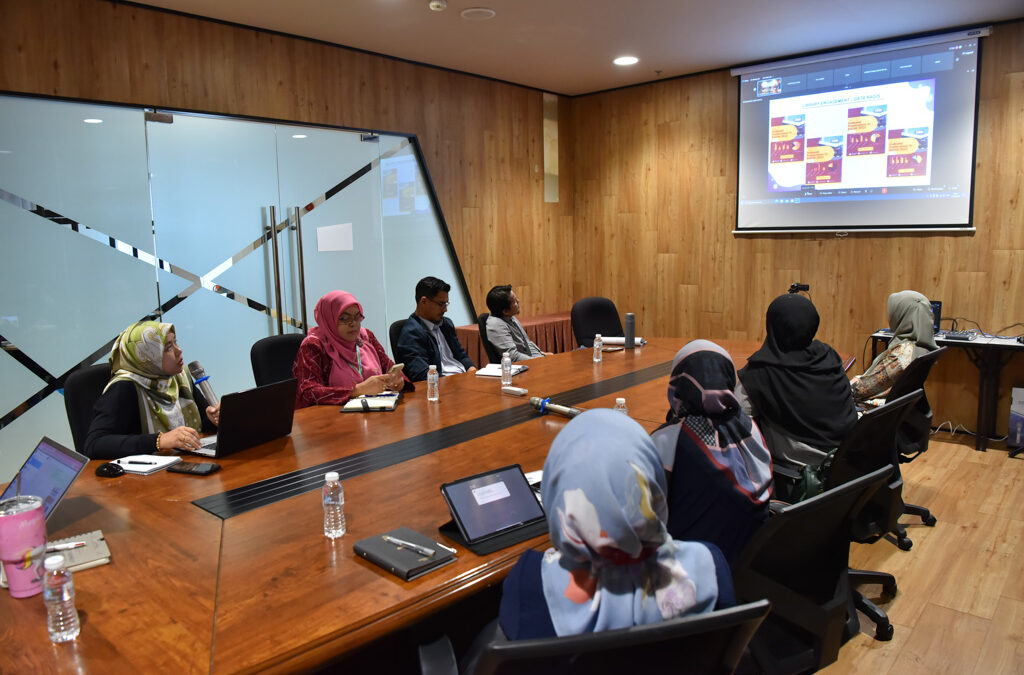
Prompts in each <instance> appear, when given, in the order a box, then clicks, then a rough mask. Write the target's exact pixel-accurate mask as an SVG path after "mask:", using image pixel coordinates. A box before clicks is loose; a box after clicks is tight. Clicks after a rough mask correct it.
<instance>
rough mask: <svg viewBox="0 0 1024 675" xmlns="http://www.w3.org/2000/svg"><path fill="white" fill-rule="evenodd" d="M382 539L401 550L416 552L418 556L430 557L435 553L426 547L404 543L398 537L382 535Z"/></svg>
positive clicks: (404, 541)
mask: <svg viewBox="0 0 1024 675" xmlns="http://www.w3.org/2000/svg"><path fill="white" fill-rule="evenodd" d="M382 538H383V539H384V541H386V542H388V543H389V544H394V545H395V546H399V547H401V548H407V549H409V550H411V551H416V552H417V553H419V554H420V555H425V556H432V555H434V553H435V551H434V549H432V548H427V547H426V546H420V545H419V544H414V543H412V542H411V541H406V540H404V539H399V538H398V537H392V536H390V535H387V534H385V535H382Z"/></svg>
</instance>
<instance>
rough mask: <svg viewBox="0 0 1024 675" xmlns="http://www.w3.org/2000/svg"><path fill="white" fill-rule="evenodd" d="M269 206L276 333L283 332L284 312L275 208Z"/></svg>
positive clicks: (280, 333)
mask: <svg viewBox="0 0 1024 675" xmlns="http://www.w3.org/2000/svg"><path fill="white" fill-rule="evenodd" d="M269 208H270V248H271V250H272V251H273V256H274V302H275V305H274V309H275V311H276V312H277V334H278V335H282V334H283V333H284V312H283V309H284V308H283V307H282V306H281V265H280V256H279V254H278V251H277V209H276V208H275V207H273V206H271V207H269Z"/></svg>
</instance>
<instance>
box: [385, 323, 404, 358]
mask: <svg viewBox="0 0 1024 675" xmlns="http://www.w3.org/2000/svg"><path fill="white" fill-rule="evenodd" d="M406 321H408V319H399V320H398V321H392V322H391V326H390V327H389V328H388V341H389V342H391V356H392V357H393V358H394V359H395V363H402V362H403V361H405V359H404V358H403V357H402V355H401V354H399V353H398V337H399V336H400V335H401V334H402V328H404V327H405V322H406Z"/></svg>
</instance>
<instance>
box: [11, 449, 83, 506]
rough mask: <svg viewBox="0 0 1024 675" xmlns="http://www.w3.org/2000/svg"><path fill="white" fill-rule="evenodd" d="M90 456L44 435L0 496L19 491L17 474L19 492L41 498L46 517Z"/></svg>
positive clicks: (12, 494)
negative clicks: (19, 482) (19, 484)
mask: <svg viewBox="0 0 1024 675" xmlns="http://www.w3.org/2000/svg"><path fill="white" fill-rule="evenodd" d="M88 463H89V458H88V457H86V456H85V455H83V454H80V453H77V452H75V451H74V450H70V449H68V448H65V447H64V446H63V445H61V444H60V443H58V442H57V441H55V440H53V439H52V438H47V437H46V436H43V440H41V441H39V443H38V444H37V445H36V449H35V450H33V451H32V454H30V455H29V456H28V459H26V460H25V463H24V464H22V465H21V468H20V469H19V470H18V473H17V474H15V476H14V480H12V481H11V484H10V485H8V486H7V489H5V490H4V493H3V495H2V496H0V500H2V499H7V498H9V497H14V496H15V495H17V494H18V491H19V490H18V478H19V476H20V478H21V490H20V491H21V494H23V495H35V496H37V497H40V498H41V499H42V500H43V511H44V513H45V514H46V517H47V518H49V517H50V514H51V513H53V511H54V509H56V508H57V504H60V500H61V499H63V498H64V495H65V494H67V491H68V488H70V487H71V484H72V483H74V482H75V479H76V478H78V474H80V473H82V470H83V469H84V468H85V465H86V464H88Z"/></svg>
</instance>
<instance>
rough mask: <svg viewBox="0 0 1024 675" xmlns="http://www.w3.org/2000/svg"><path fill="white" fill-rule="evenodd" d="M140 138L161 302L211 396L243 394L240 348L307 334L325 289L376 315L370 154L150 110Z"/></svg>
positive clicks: (362, 146) (290, 130)
mask: <svg viewBox="0 0 1024 675" xmlns="http://www.w3.org/2000/svg"><path fill="white" fill-rule="evenodd" d="M146 137H147V150H148V152H147V155H148V161H149V172H150V191H151V199H152V209H153V232H154V245H155V251H156V256H157V258H158V260H159V264H158V271H157V282H158V294H159V303H160V306H161V308H162V310H163V316H164V320H165V321H168V322H171V323H174V324H175V328H176V330H177V334H178V336H179V342H180V344H181V345H182V348H183V350H184V352H185V358H186V360H192V359H201V361H202V363H203V364H204V366H206V368H207V371H208V372H210V373H211V376H212V377H213V381H214V383H215V385H216V388H217V389H219V390H221V391H222V392H229V391H238V390H241V389H246V388H248V387H251V386H252V371H251V366H250V360H249V348H250V346H251V345H252V344H253V343H254V342H255V341H256V340H258V339H260V338H262V337H266V336H268V335H276V334H280V333H296V332H299V333H301V332H304V331H306V330H308V328H309V326H311V325H315V321H314V317H313V309H314V307H315V304H316V301H317V299H318V298H319V297H320V296H321V295H322V294H323V293H325V292H327V291H329V290H332V289H345V290H349V291H351V292H353V293H354V294H356V297H358V298H359V299H360V300H361V301H362V303H363V304H364V306H367V307H374V308H377V307H379V308H383V307H384V295H383V288H384V277H383V260H382V255H383V254H382V252H381V227H380V207H379V203H380V194H379V193H380V178H379V161H377V153H378V146H379V144H378V143H364V142H362V141H361V140H360V138H361V137H360V134H359V133H355V132H346V131H339V130H331V129H311V128H306V127H297V126H288V125H279V124H273V123H266V122H250V121H246V120H238V119H226V118H222V117H209V116H202V115H192V114H180V113H175V114H168V113H160V112H157V113H152V112H151V113H148V114H147V120H146ZM353 176H355V178H353ZM346 181H347V184H346V185H345V186H344V187H345V189H340V188H338V187H337V186H338V185H339V184H341V183H346ZM379 323H380V324H381V328H383V312H381V313H380V322H379Z"/></svg>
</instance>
